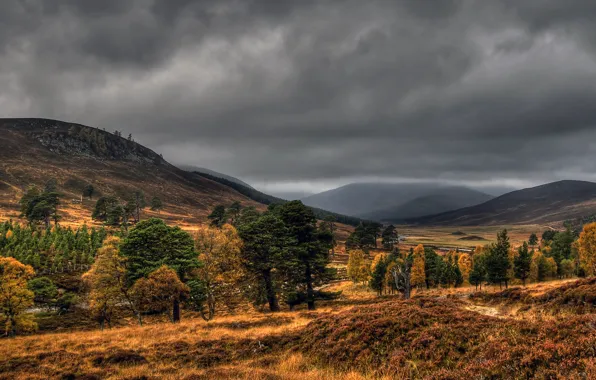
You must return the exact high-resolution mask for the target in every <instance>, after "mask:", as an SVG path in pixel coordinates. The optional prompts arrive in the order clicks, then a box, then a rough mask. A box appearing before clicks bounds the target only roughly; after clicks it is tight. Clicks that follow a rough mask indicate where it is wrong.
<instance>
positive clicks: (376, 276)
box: [369, 253, 388, 295]
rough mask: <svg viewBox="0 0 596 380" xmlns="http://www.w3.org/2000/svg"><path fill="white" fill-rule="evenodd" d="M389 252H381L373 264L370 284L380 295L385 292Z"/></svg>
mask: <svg viewBox="0 0 596 380" xmlns="http://www.w3.org/2000/svg"><path fill="white" fill-rule="evenodd" d="M387 264H388V260H387V254H385V253H379V254H378V255H377V256H375V258H374V260H373V262H372V264H371V271H370V272H371V278H370V281H369V286H370V287H371V289H373V290H375V291H376V292H377V293H378V294H379V295H382V294H383V290H384V289H385V278H386V276H387Z"/></svg>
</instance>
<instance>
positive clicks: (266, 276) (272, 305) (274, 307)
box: [263, 269, 279, 311]
mask: <svg viewBox="0 0 596 380" xmlns="http://www.w3.org/2000/svg"><path fill="white" fill-rule="evenodd" d="M263 280H264V281H265V291H266V292H267V302H268V303H269V310H271V311H279V302H278V301H277V296H276V295H275V289H274V288H273V281H272V279H271V269H266V270H264V271H263Z"/></svg>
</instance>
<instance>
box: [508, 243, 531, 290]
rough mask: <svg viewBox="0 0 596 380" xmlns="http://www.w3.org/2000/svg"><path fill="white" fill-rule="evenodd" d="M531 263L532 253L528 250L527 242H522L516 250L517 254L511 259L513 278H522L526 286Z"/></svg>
mask: <svg viewBox="0 0 596 380" xmlns="http://www.w3.org/2000/svg"><path fill="white" fill-rule="evenodd" d="M531 264H532V255H531V254H530V252H529V251H528V243H526V242H524V243H523V245H522V246H521V247H519V249H518V251H517V256H515V259H514V260H513V270H514V273H515V278H518V279H520V280H522V283H523V284H524V286H526V279H527V278H528V277H529V276H530V266H531Z"/></svg>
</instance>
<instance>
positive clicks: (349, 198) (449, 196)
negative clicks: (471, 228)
mask: <svg viewBox="0 0 596 380" xmlns="http://www.w3.org/2000/svg"><path fill="white" fill-rule="evenodd" d="M430 195H434V196H439V197H444V198H445V201H446V202H447V201H448V200H450V201H449V202H447V203H453V204H452V205H448V204H443V205H438V204H436V205H433V204H432V203H430V200H427V201H428V202H425V200H424V199H419V198H421V197H426V196H430ZM466 198H470V200H474V201H475V200H478V201H477V202H476V203H463V201H462V200H465V199H466ZM490 198H491V196H489V195H487V194H484V193H480V192H478V191H476V190H472V189H469V188H465V187H459V186H446V185H444V184H440V183H353V184H349V185H346V186H342V187H339V188H337V189H333V190H329V191H325V192H323V193H319V194H315V195H312V196H310V197H306V198H303V199H302V201H303V202H304V204H306V205H309V206H313V207H318V208H322V209H325V210H329V211H333V212H337V213H340V214H345V215H354V216H359V217H363V218H367V219H382V220H393V219H401V218H402V217H404V216H402V214H401V211H400V210H399V208H400V207H401V206H403V205H405V204H407V203H408V202H410V201H414V200H416V199H419V200H418V201H416V202H415V203H414V204H413V205H411V206H408V207H409V210H408V209H405V210H403V211H404V212H405V214H403V215H405V217H414V216H421V215H425V214H426V215H428V214H436V213H439V212H442V211H446V210H454V209H457V208H460V207H464V206H469V205H472V204H477V203H481V202H483V201H486V200H488V199H490ZM435 206H437V207H439V208H435Z"/></svg>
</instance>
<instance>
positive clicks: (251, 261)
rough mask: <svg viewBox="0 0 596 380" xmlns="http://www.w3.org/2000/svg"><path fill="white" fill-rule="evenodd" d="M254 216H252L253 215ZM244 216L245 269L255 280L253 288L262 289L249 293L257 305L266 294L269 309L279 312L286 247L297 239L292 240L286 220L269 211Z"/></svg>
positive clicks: (240, 228) (240, 231) (241, 236)
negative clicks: (281, 276) (253, 217)
mask: <svg viewBox="0 0 596 380" xmlns="http://www.w3.org/2000/svg"><path fill="white" fill-rule="evenodd" d="M251 219H252V218H251ZM248 220H249V219H248V218H241V221H245V222H244V223H241V224H240V226H239V228H238V234H239V236H240V238H241V239H242V241H243V247H242V257H243V263H244V266H245V269H246V270H247V271H248V272H249V273H250V274H251V278H252V279H253V282H254V284H253V287H252V288H253V289H254V288H256V289H261V290H263V293H260V292H256V293H252V294H251V295H250V296H251V298H252V299H253V301H254V302H255V303H256V304H260V300H259V296H260V295H261V294H264V298H265V299H264V301H265V302H267V303H268V304H269V310H271V311H279V298H278V289H279V286H280V283H281V282H282V279H281V278H279V275H280V271H279V270H277V269H279V268H280V267H281V266H282V263H283V260H284V257H286V256H287V255H288V254H287V252H286V249H287V247H289V246H292V245H293V244H294V242H293V241H292V240H290V238H289V236H288V235H289V234H288V231H287V229H286V226H285V225H284V223H283V221H282V220H281V219H280V218H279V217H278V216H277V215H275V214H273V213H272V212H270V211H268V212H266V213H264V214H263V215H261V216H257V217H256V219H254V220H252V221H250V222H248Z"/></svg>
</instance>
